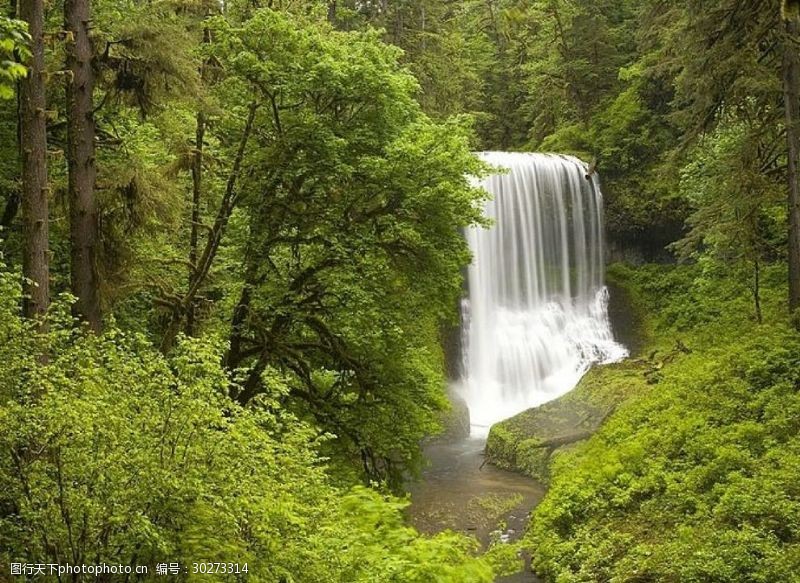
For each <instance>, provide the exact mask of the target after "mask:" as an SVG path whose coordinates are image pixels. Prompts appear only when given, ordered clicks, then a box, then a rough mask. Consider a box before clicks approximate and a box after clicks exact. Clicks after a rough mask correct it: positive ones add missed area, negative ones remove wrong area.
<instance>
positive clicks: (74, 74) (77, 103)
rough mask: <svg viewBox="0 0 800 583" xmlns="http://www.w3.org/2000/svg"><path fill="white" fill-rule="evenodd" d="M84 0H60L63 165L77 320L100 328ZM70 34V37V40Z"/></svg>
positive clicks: (90, 81)
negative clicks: (64, 37)
mask: <svg viewBox="0 0 800 583" xmlns="http://www.w3.org/2000/svg"><path fill="white" fill-rule="evenodd" d="M90 24H91V8H90V1H89V0H65V2H64V28H65V30H66V31H67V32H68V33H71V35H68V37H67V43H66V55H67V58H66V64H67V69H68V70H69V73H70V74H69V75H68V76H67V87H66V97H67V162H68V167H69V180H68V189H69V216H70V245H71V247H70V269H71V286H72V293H73V294H75V296H76V297H77V298H78V299H77V302H76V304H75V312H76V316H78V317H80V318H81V319H83V320H85V321H86V322H87V323H88V324H89V326H90V328H91V329H92V330H94V331H96V332H97V331H99V330H100V328H101V311H100V290H99V288H100V283H99V278H98V275H97V257H96V256H97V241H98V233H97V231H98V224H97V206H96V201H95V195H94V187H95V177H96V174H97V171H96V168H95V123H94V103H93V100H92V96H93V94H94V71H93V70H92V41H91V39H90V38H89V27H90ZM70 36H71V37H72V38H71V39H70Z"/></svg>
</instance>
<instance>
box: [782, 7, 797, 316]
mask: <svg viewBox="0 0 800 583" xmlns="http://www.w3.org/2000/svg"><path fill="white" fill-rule="evenodd" d="M784 17H785V21H784V23H785V27H786V38H785V39H784V49H783V96H784V115H785V123H786V140H787V146H788V172H787V176H788V180H789V197H788V201H787V203H788V211H789V253H788V255H789V310H790V312H792V313H794V312H795V310H797V309H798V308H800V175H799V174H798V171H799V170H800V126H799V124H800V54H798V49H799V47H800V44H798V41H799V40H800V35H799V34H798V32H799V31H800V26H799V25H798V18H797V14H796V12H795V11H791V12H790V11H786V12H785V13H784Z"/></svg>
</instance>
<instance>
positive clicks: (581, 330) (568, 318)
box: [461, 152, 627, 434]
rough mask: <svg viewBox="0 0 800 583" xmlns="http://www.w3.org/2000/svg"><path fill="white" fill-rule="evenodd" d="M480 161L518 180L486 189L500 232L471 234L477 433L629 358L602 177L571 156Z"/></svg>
mask: <svg viewBox="0 0 800 583" xmlns="http://www.w3.org/2000/svg"><path fill="white" fill-rule="evenodd" d="M480 156H481V158H483V159H484V160H485V161H486V162H488V163H490V164H492V165H493V166H496V167H502V168H507V169H508V171H509V172H508V173H506V174H495V175H492V176H489V177H487V178H486V179H484V180H483V181H482V182H481V184H482V186H483V187H484V188H486V190H487V191H489V193H490V194H491V195H492V200H489V201H488V202H487V203H486V209H485V212H486V216H488V217H490V218H491V219H492V220H493V221H494V224H493V226H492V227H490V228H488V229H481V228H473V229H470V230H468V232H467V239H468V241H469V246H470V248H471V249H472V253H473V261H472V264H471V265H470V267H469V280H468V281H469V291H468V298H467V299H465V300H464V309H463V318H464V321H463V357H464V360H463V368H464V371H463V372H464V375H463V379H462V381H461V392H462V393H463V396H464V398H465V399H466V401H467V404H468V405H469V409H470V417H471V419H472V424H473V433H477V434H481V433H485V432H486V431H488V428H489V426H490V425H491V424H492V423H495V422H497V421H500V420H501V419H505V418H507V417H510V416H512V415H514V414H516V413H518V412H520V411H522V410H524V409H527V408H529V407H534V406H536V405H540V404H542V403H544V402H546V401H549V400H551V399H554V398H556V397H558V396H560V395H563V394H564V393H566V392H567V391H569V390H571V389H572V388H573V387H574V386H575V385H576V384H577V382H578V380H580V378H581V376H583V374H584V373H585V372H586V371H587V370H588V368H589V367H590V366H591V365H592V364H593V363H596V362H612V361H615V360H619V359H622V358H624V357H625V356H626V355H627V351H626V350H625V348H624V347H623V346H621V345H620V344H618V343H616V342H615V341H614V337H613V335H612V333H611V325H610V323H609V320H608V313H607V303H608V292H607V290H606V288H605V287H604V284H603V281H604V270H603V225H602V213H603V201H602V195H601V193H600V188H599V183H598V181H597V178H596V177H595V176H590V177H589V178H588V179H587V167H586V165H585V164H584V163H583V162H581V161H580V160H578V159H577V158H573V157H570V156H558V155H551V154H522V153H505V152H485V153H482V154H480Z"/></svg>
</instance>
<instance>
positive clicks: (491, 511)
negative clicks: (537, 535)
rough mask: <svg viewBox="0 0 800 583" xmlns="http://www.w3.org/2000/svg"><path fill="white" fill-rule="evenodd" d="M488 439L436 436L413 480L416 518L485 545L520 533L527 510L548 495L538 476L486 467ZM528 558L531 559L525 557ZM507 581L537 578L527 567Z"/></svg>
mask: <svg viewBox="0 0 800 583" xmlns="http://www.w3.org/2000/svg"><path fill="white" fill-rule="evenodd" d="M484 445H485V439H483V438H467V439H462V440H454V441H437V442H434V443H431V444H429V445H428V446H427V447H426V448H425V455H426V457H427V459H428V462H429V465H428V467H427V468H426V469H425V470H424V471H423V474H422V479H421V480H420V481H418V482H416V483H414V484H412V485H411V486H410V491H411V506H410V508H409V509H408V513H409V518H410V520H411V522H412V524H413V525H414V526H415V527H416V528H417V529H418V530H420V531H421V532H424V533H428V534H433V533H436V532H440V531H442V530H446V529H450V530H453V531H456V532H462V533H464V534H467V535H470V536H474V537H475V538H477V539H478V540H479V541H480V542H481V544H482V545H483V546H484V547H485V546H487V545H488V544H489V543H490V542H491V541H492V540H497V539H500V540H503V541H514V540H517V539H518V538H520V537H521V536H522V534H523V532H524V530H525V526H526V525H527V522H528V513H529V512H530V510H531V509H532V508H533V507H534V506H536V504H538V503H539V501H540V500H541V499H542V496H543V495H544V487H543V486H542V485H541V484H539V483H538V482H535V481H534V480H532V479H530V478H527V477H525V476H522V475H520V474H515V473H513V472H508V471H506V470H502V469H500V468H497V467H494V466H492V465H490V464H485V465H483V467H481V465H482V464H483V461H484V458H483V448H484ZM527 562H528V561H527V560H526V563H527ZM498 581H502V582H503V583H511V582H537V581H539V579H537V578H536V577H535V576H534V575H533V574H532V573H530V571H529V569H528V565H527V564H526V570H525V572H523V573H520V574H518V575H514V576H513V577H506V578H502V579H498Z"/></svg>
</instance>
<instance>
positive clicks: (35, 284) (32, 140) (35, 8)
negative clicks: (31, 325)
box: [20, 0, 50, 318]
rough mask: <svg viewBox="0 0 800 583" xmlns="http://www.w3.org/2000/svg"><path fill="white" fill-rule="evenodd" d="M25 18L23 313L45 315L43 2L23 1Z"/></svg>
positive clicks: (47, 263) (22, 87) (47, 300)
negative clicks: (27, 49)
mask: <svg viewBox="0 0 800 583" xmlns="http://www.w3.org/2000/svg"><path fill="white" fill-rule="evenodd" d="M20 16H21V17H22V19H23V20H24V21H25V22H27V23H28V32H29V33H30V36H31V54H32V57H31V60H30V63H28V67H29V71H28V75H27V76H26V77H25V79H23V80H22V82H21V83H20V150H21V158H22V221H23V227H22V231H23V256H22V274H23V276H24V278H25V279H24V281H23V290H24V296H23V297H24V299H23V307H22V311H23V314H24V315H25V316H27V317H29V318H33V317H36V316H43V315H44V314H45V313H46V312H47V307H48V305H49V303H50V291H49V287H50V286H49V281H50V260H49V253H48V233H49V225H48V218H49V217H48V188H47V117H46V111H45V105H46V103H45V82H44V74H45V71H44V36H43V34H44V0H24V1H23V2H22V3H21V5H20Z"/></svg>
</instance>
